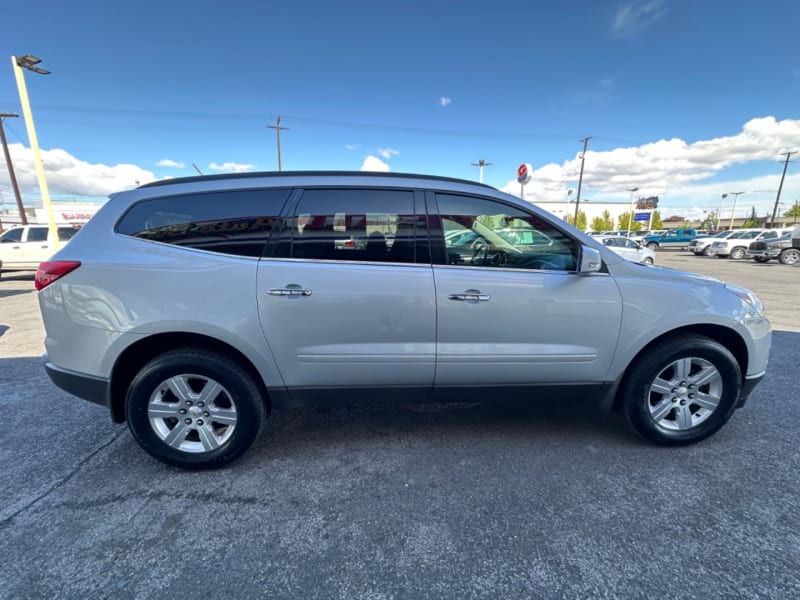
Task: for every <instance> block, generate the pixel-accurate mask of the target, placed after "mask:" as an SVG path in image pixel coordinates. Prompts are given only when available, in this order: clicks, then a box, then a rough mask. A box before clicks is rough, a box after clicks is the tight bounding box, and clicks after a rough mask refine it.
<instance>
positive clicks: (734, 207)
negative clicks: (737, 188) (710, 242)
mask: <svg viewBox="0 0 800 600" xmlns="http://www.w3.org/2000/svg"><path fill="white" fill-rule="evenodd" d="M746 193H747V192H731V193H730V194H731V196H733V197H734V198H733V210H732V211H731V224H730V227H728V229H731V230H732V229H733V219H734V218H735V217H736V203H737V202H738V201H739V196H741V195H742V194H746Z"/></svg>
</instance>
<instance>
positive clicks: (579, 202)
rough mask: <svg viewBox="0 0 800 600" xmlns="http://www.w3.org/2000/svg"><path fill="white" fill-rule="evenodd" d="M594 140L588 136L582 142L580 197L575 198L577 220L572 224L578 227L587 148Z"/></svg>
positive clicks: (579, 180)
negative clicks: (590, 141)
mask: <svg viewBox="0 0 800 600" xmlns="http://www.w3.org/2000/svg"><path fill="white" fill-rule="evenodd" d="M590 139H592V136H586V137H585V138H583V139H582V140H581V141H582V142H583V152H581V174H580V176H579V177H578V195H577V196H575V220H574V221H573V222H572V224H573V225H574V226H575V227H577V226H578V208H580V205H581V186H582V185H583V163H584V162H585V161H586V146H588V145H589V140H590Z"/></svg>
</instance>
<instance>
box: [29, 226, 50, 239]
mask: <svg viewBox="0 0 800 600" xmlns="http://www.w3.org/2000/svg"><path fill="white" fill-rule="evenodd" d="M26 241H28V242H46V241H47V227H31V228H30V229H28V239H27V240H26Z"/></svg>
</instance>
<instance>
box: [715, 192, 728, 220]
mask: <svg viewBox="0 0 800 600" xmlns="http://www.w3.org/2000/svg"><path fill="white" fill-rule="evenodd" d="M727 197H728V194H722V201H721V202H720V203H719V212H718V213H717V229H720V220H721V219H722V207H723V206H725V198H727Z"/></svg>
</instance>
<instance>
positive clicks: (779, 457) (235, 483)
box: [0, 259, 800, 599]
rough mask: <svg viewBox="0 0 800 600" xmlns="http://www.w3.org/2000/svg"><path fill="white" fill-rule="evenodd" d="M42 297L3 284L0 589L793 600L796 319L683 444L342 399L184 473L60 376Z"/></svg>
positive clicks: (620, 429)
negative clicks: (750, 377) (46, 342)
mask: <svg viewBox="0 0 800 600" xmlns="http://www.w3.org/2000/svg"><path fill="white" fill-rule="evenodd" d="M690 260H691V259H690ZM664 262H666V261H662V264H663V263H664ZM717 262H718V263H719V262H722V261H717ZM690 264H691V263H690ZM710 266H714V268H715V269H719V268H720V267H719V266H718V265H716V264H714V263H710ZM748 266H750V265H747V264H744V263H738V264H735V265H730V264H725V268H726V269H727V268H730V269H734V268H736V269H738V270H740V271H741V272H742V273H743V275H742V278H748V279H749V278H751V275H750V273H749V272H748V271H747V269H746V268H740V267H748ZM684 268H685V267H684ZM775 272H776V273H780V276H781V277H782V278H783V280H782V281H783V287H784V288H786V286H788V285H790V284H787V283H786V282H787V281H794V282H795V283H794V285H795V286H797V285H798V282H797V281H798V280H797V277H798V276H800V269H789V268H787V269H785V270H782V271H775ZM792 277H794V279H793V280H792V279H791V278H792ZM729 279H731V280H732V281H734V282H736V281H735V280H734V279H733V278H729ZM741 283H745V284H746V281H742V282H741ZM31 287H32V282H31V280H30V277H20V276H17V277H8V276H7V275H4V277H3V279H2V280H0V410H2V415H3V417H4V418H3V419H2V422H0V459H1V460H2V465H3V468H2V469H0V560H2V563H3V565H4V568H3V569H2V570H0V597H7V598H33V597H59V598H100V597H115V598H185V597H201V598H202V597H209V598H211V597H215V598H216V597H222V596H226V597H269V598H304V599H306V598H370V599H372V598H375V599H378V598H380V599H383V598H467V597H469V598H499V597H503V598H529V597H544V598H547V597H580V598H586V597H637V598H638V597H675V598H722V597H737V598H789V597H798V596H800V574H799V573H800V568H799V566H800V483H798V479H797V473H798V472H799V471H800V469H799V467H800V450H798V439H799V438H800V435H798V426H797V423H798V422H800V386H798V384H797V375H796V368H797V365H798V364H800V327H796V326H797V325H800V319H798V318H797V317H796V316H795V315H796V312H793V311H789V310H785V311H784V313H782V314H783V315H785V316H781V319H783V320H784V321H786V324H785V325H784V324H783V322H784V321H781V326H780V328H782V329H785V330H784V331H778V332H777V333H776V334H775V336H774V341H773V350H772V360H771V364H770V369H769V372H768V375H767V377H766V378H765V380H764V381H763V382H762V384H761V385H760V386H759V387H757V388H756V391H755V392H754V394H753V396H752V397H751V399H750V401H749V402H748V405H747V406H746V407H745V408H744V409H743V410H740V411H738V412H737V414H736V415H734V417H733V419H732V421H731V422H730V423H729V424H728V426H727V427H725V428H724V429H723V430H722V431H721V432H720V433H719V434H717V435H716V436H715V437H713V438H711V439H709V440H707V441H705V442H703V443H701V444H698V445H696V446H692V447H687V448H675V449H668V448H659V447H654V446H651V445H648V444H646V443H643V442H641V441H639V440H638V439H636V438H635V437H633V435H632V434H631V433H629V431H628V429H627V427H626V426H625V425H624V423H623V422H622V420H621V419H620V418H619V417H616V416H608V415H604V414H601V413H598V412H597V411H595V410H593V409H592V408H590V407H587V406H585V405H582V404H581V403H574V402H573V403H567V404H564V403H559V402H545V403H534V404H530V405H521V404H518V403H517V404H514V403H504V402H499V401H494V402H487V403H485V404H481V405H479V404H457V405H413V406H383V407H381V406H372V407H369V406H358V407H355V406H350V407H341V408H336V409H327V410H322V409H320V410H298V411H291V412H288V411H280V412H275V413H273V415H272V416H271V418H270V419H269V421H268V424H267V426H266V428H265V431H264V433H263V435H262V436H261V437H260V438H259V440H258V441H257V443H256V445H255V446H254V447H253V448H252V449H251V450H250V451H249V452H248V453H247V454H246V455H245V456H244V457H243V459H241V460H239V461H238V462H237V463H235V464H234V465H232V466H231V467H229V468H227V469H224V470H221V471H213V472H201V473H187V472H182V471H179V470H176V469H172V468H170V467H166V466H164V465H161V464H160V463H157V462H155V461H154V460H152V459H150V458H149V457H148V456H147V455H146V454H145V453H144V452H142V451H141V450H139V448H138V446H137V445H136V443H135V442H134V441H133V439H132V437H131V436H130V434H129V433H128V431H127V429H126V427H125V426H124V425H123V426H119V425H113V424H112V423H111V422H110V419H109V417H108V414H107V412H106V411H105V410H104V409H103V408H102V407H99V406H95V405H92V404H90V403H88V402H84V401H82V400H78V399H75V398H72V397H70V396H69V395H67V394H66V393H64V392H61V391H60V390H58V389H56V388H55V387H54V386H53V385H52V384H51V383H50V382H49V380H48V379H47V377H46V375H45V374H44V371H43V369H42V367H41V364H40V360H39V358H38V355H39V354H40V353H41V351H42V350H41V338H42V335H43V334H42V331H41V323H40V321H38V312H37V310H36V302H35V294H34V293H33V292H31V291H29V290H30V289H31ZM750 287H753V288H755V290H756V291H757V292H759V293H760V290H759V288H758V287H755V286H754V285H753V283H752V281H751V282H750ZM775 287H776V289H780V287H781V286H779V285H777V284H776V285H775ZM764 300H765V303H766V304H767V306H768V308H769V307H770V306H771V305H773V306H774V305H776V304H778V303H780V302H781V298H780V296H770V295H767V297H765V298H764ZM781 310H784V309H781ZM792 322H793V323H794V325H793V324H792ZM793 327H794V331H791V329H793Z"/></svg>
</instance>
